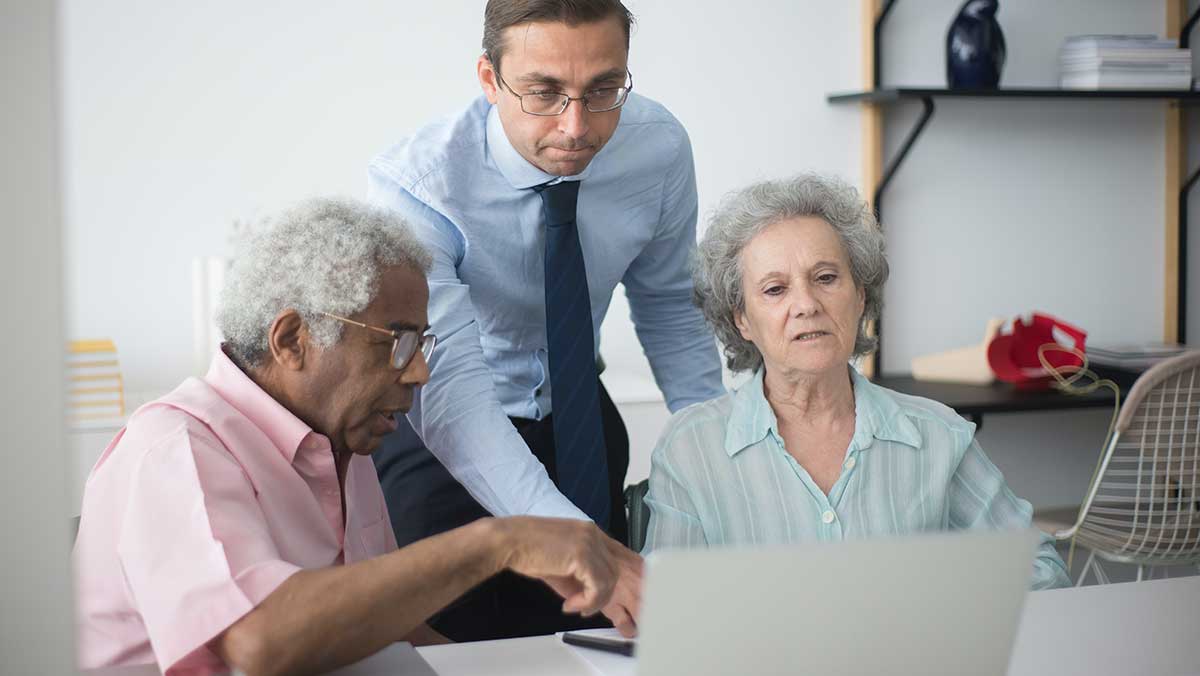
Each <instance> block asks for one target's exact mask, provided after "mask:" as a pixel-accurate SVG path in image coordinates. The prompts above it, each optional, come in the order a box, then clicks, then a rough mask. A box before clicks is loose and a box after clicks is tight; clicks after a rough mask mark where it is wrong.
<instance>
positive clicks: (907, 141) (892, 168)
mask: <svg viewBox="0 0 1200 676" xmlns="http://www.w3.org/2000/svg"><path fill="white" fill-rule="evenodd" d="M921 106H922V110H921V117H920V118H918V119H917V123H916V124H915V125H913V128H912V129H911V130H909V132H908V136H906V137H905V138H904V143H903V144H902V145H901V146H900V152H898V153H897V154H896V157H894V158H892V161H891V162H889V163H888V165H887V168H885V169H884V171H883V177H882V178H881V179H880V181H879V185H878V186H876V187H875V195H874V201H873V202H872V204H874V205H875V217H876V218H878V219H879V222H880V223H882V222H883V192H884V191H885V190H887V187H888V185H889V184H891V182H892V179H893V178H894V177H895V176H896V172H897V171H898V170H899V169H900V165H901V164H903V163H904V160H905V158H907V157H908V153H909V151H911V150H912V147H913V145H914V144H915V143H916V142H917V138H918V137H920V136H921V132H923V131H925V126H926V125H928V124H929V120H930V119H932V118H933V113H934V112H935V111H936V110H937V108H936V106H934V105H933V97H932V96H922V97H921ZM875 336H876V337H877V338H878V339H879V344H878V345H877V346H876V347H875V353H874V354H873V355H871V363H872V365H873V366H874V368H875V371H874V372H875V373H877V374H882V373H883V316H882V315H881V316H880V317H879V318H877V319H876V320H875Z"/></svg>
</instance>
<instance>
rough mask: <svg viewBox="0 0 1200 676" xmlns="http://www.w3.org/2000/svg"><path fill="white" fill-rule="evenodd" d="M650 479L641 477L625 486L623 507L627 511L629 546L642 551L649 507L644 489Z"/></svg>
mask: <svg viewBox="0 0 1200 676" xmlns="http://www.w3.org/2000/svg"><path fill="white" fill-rule="evenodd" d="M648 490H650V480H649V479H643V480H641V481H639V482H637V483H636V484H630V485H628V486H626V487H625V509H626V510H627V511H628V513H629V542H627V543H626V544H628V545H629V548H630V549H632V550H633V551H635V552H640V551H642V547H643V546H644V545H645V544H646V531H647V530H648V529H649V528H650V508H649V507H647V506H646V491H648Z"/></svg>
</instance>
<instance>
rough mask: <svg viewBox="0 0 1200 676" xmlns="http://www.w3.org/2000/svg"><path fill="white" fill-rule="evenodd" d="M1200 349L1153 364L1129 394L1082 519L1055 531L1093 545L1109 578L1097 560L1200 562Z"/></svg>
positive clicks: (1141, 566) (1093, 566)
mask: <svg viewBox="0 0 1200 676" xmlns="http://www.w3.org/2000/svg"><path fill="white" fill-rule="evenodd" d="M1198 460H1200V351H1195V352H1188V353H1186V354H1182V355H1179V356H1178V357H1173V358H1171V359H1167V360H1165V361H1163V362H1161V363H1159V364H1157V365H1155V366H1154V367H1152V368H1151V369H1150V370H1148V371H1146V372H1145V373H1144V374H1142V376H1141V377H1140V378H1138V380H1137V382H1136V383H1134V385H1133V388H1132V389H1131V390H1130V391H1129V396H1128V397H1127V398H1126V400H1125V405H1124V406H1122V407H1121V412H1120V414H1119V416H1118V418H1117V422H1116V426H1115V428H1114V432H1113V435H1112V439H1111V440H1110V441H1109V444H1108V447H1107V449H1105V452H1104V457H1103V459H1102V460H1101V462H1100V466H1099V468H1098V469H1097V472H1096V476H1095V478H1094V480H1093V481H1092V485H1091V487H1090V488H1089V489H1088V494H1087V499H1086V500H1085V501H1084V503H1083V506H1082V507H1081V508H1080V510H1079V514H1078V516H1077V517H1076V520H1075V524H1074V525H1073V526H1071V527H1070V528H1067V529H1065V530H1062V531H1059V532H1057V533H1055V537H1056V538H1058V539H1060V540H1065V539H1069V538H1072V537H1073V538H1075V542H1076V543H1077V544H1079V545H1081V546H1083V547H1086V548H1088V549H1089V550H1090V552H1091V553H1090V555H1089V556H1088V559H1087V562H1086V563H1085V564H1084V567H1083V571H1082V572H1081V573H1080V574H1079V580H1078V581H1077V582H1076V586H1079V585H1082V584H1083V581H1084V578H1086V577H1087V574H1088V572H1089V571H1092V572H1094V573H1095V576H1096V579H1097V580H1098V581H1099V582H1100V583H1102V584H1106V583H1107V582H1108V576H1107V575H1106V574H1105V573H1104V570H1103V569H1102V568H1101V567H1100V562H1099V561H1098V560H1097V559H1098V558H1099V559H1103V560H1105V561H1111V562H1116V563H1124V564H1132V565H1136V566H1137V579H1138V580H1139V581H1140V580H1142V579H1143V576H1144V575H1146V573H1147V571H1148V570H1149V569H1150V568H1151V567H1154V566H1165V565H1189V564H1190V565H1196V564H1200V461H1198Z"/></svg>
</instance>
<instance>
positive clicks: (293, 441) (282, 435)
mask: <svg viewBox="0 0 1200 676" xmlns="http://www.w3.org/2000/svg"><path fill="white" fill-rule="evenodd" d="M204 382H206V383H208V385H209V386H211V387H212V388H213V389H214V390H216V391H217V394H219V395H221V398H222V399H224V400H225V401H226V402H228V403H229V405H230V406H233V407H234V408H236V409H237V410H238V412H239V413H241V414H242V415H244V416H246V418H247V419H248V420H249V421H250V422H251V423H252V424H253V425H254V426H255V427H257V428H258V429H260V430H262V432H263V433H264V434H266V435H267V438H268V439H270V440H271V443H272V444H274V445H275V448H277V449H278V450H279V453H280V454H281V455H282V456H283V457H284V458H286V459H287V461H288V462H289V463H290V462H293V461H294V460H295V458H296V451H297V450H299V448H300V446H301V444H303V443H304V442H305V440H307V439H308V438H309V437H310V436H312V437H314V441H317V440H323V439H324V437H322V436H321V435H319V434H317V433H316V432H314V431H313V429H312V428H311V427H309V426H308V425H306V424H304V421H302V420H300V419H299V418H297V417H296V415H295V414H294V413H292V412H291V411H289V410H288V409H287V408H285V407H284V406H283V404H280V403H279V402H278V401H276V400H275V398H274V397H272V396H271V395H269V394H267V392H266V391H265V390H263V389H262V388H261V387H259V386H258V384H257V383H255V382H254V381H253V380H251V379H250V376H248V375H246V374H245V373H243V372H242V369H240V368H238V365H237V364H235V363H233V360H232V359H230V358H229V356H228V355H226V354H225V351H224V349H221V350H217V353H216V355H214V356H213V360H212V364H211V365H210V366H209V368H208V374H207V375H205V376H204Z"/></svg>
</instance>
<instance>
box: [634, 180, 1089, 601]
mask: <svg viewBox="0 0 1200 676" xmlns="http://www.w3.org/2000/svg"><path fill="white" fill-rule="evenodd" d="M887 276H888V264H887V259H886V257H885V255H884V238H883V235H882V233H881V232H880V230H879V228H878V226H877V225H876V223H875V220H874V218H873V217H872V216H871V212H870V210H869V209H868V207H867V205H866V204H864V203H863V201H862V200H861V199H859V197H858V193H857V192H856V191H855V190H854V189H853V188H851V187H849V186H847V185H844V184H843V183H840V182H838V181H835V180H831V179H828V178H824V177H821V176H816V175H801V176H798V177H796V178H791V179H786V180H778V181H767V182H763V183H758V184H755V185H752V186H750V187H748V188H746V189H744V190H741V191H738V192H736V193H734V194H732V195H731V196H729V197H727V198H726V200H725V201H724V202H723V203H722V205H721V206H720V207H719V208H718V210H717V212H716V214H715V215H714V217H713V218H712V221H711V223H710V225H709V227H708V230H707V232H706V233H705V236H704V240H703V241H702V242H701V244H700V248H699V252H698V261H697V265H696V270H695V289H696V298H697V302H698V303H699V304H700V306H701V308H702V309H703V311H704V314H705V317H706V318H707V319H708V321H709V322H710V323H711V324H712V326H713V328H714V330H715V332H716V334H717V337H718V338H719V339H720V341H721V343H722V344H723V345H724V352H725V356H726V358H727V361H728V365H729V368H730V369H731V370H733V371H735V372H739V371H750V372H752V373H753V376H752V377H751V378H750V379H749V380H748V381H747V382H746V383H745V384H744V385H742V386H741V387H740V388H738V389H737V390H736V391H734V392H731V393H729V394H726V395H725V396H723V397H720V398H718V399H714V400H712V401H708V402H705V403H701V404H695V405H693V406H690V407H688V408H686V409H684V410H682V411H680V412H679V413H677V414H676V415H675V416H674V417H673V418H672V419H671V422H670V423H669V425H668V427H667V429H666V431H665V432H664V433H663V435H662V438H661V439H660V441H659V443H658V446H657V447H656V448H655V450H654V453H653V467H652V469H651V472H650V492H649V494H648V496H647V503H648V504H649V506H650V509H651V517H650V528H649V533H648V535H647V538H648V539H647V543H646V551H647V552H648V551H651V550H653V549H657V548H661V547H705V546H718V545H750V544H781V543H797V542H810V541H839V540H843V539H846V538H859V537H870V536H875V535H903V534H908V533H918V532H923V531H937V530H949V529H976V528H989V529H998V528H1027V527H1029V524H1030V514H1031V508H1030V505H1029V503H1028V502H1026V501H1024V500H1021V499H1020V498H1018V497H1016V496H1015V495H1013V493H1012V491H1010V490H1009V489H1008V486H1007V485H1005V483H1004V477H1003V476H1001V474H1000V472H999V471H998V470H997V469H996V467H995V466H994V465H992V463H991V462H989V461H988V459H987V456H986V455H984V453H983V450H982V449H981V448H980V447H979V444H978V443H977V442H976V441H975V438H974V425H972V424H971V423H968V422H966V421H965V420H963V419H962V418H960V417H959V416H958V415H956V414H955V413H954V411H952V410H950V409H949V408H947V407H945V406H943V405H941V404H939V403H937V402H933V401H930V400H928V399H921V398H919V397H912V396H908V395H904V394H900V393H897V392H892V391H890V390H888V389H885V388H883V387H880V386H878V385H875V384H873V383H872V382H871V381H869V380H867V379H866V378H864V377H862V376H861V375H859V374H858V373H857V372H856V371H855V370H854V369H853V368H852V367H850V366H849V365H848V362H849V360H850V359H851V358H852V357H855V356H859V355H863V354H866V353H867V352H869V351H870V350H871V349H873V348H874V345H875V341H874V339H873V338H872V337H870V336H869V335H867V333H866V330H865V328H866V326H867V323H868V322H869V321H870V320H872V319H874V318H876V317H878V316H879V311H880V306H881V303H882V299H883V285H884V282H885V281H886V280H887ZM1067 583H1068V578H1067V572H1066V569H1065V567H1064V566H1063V563H1062V559H1061V558H1060V557H1059V556H1058V554H1057V553H1056V552H1055V550H1054V548H1053V545H1052V544H1051V541H1050V539H1049V538H1048V537H1043V541H1042V544H1041V546H1040V548H1039V550H1038V553H1037V559H1036V562H1035V564H1034V571H1033V580H1032V586H1033V587H1034V588H1035V589H1041V588H1047V587H1056V586H1061V585H1064V584H1067Z"/></svg>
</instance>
